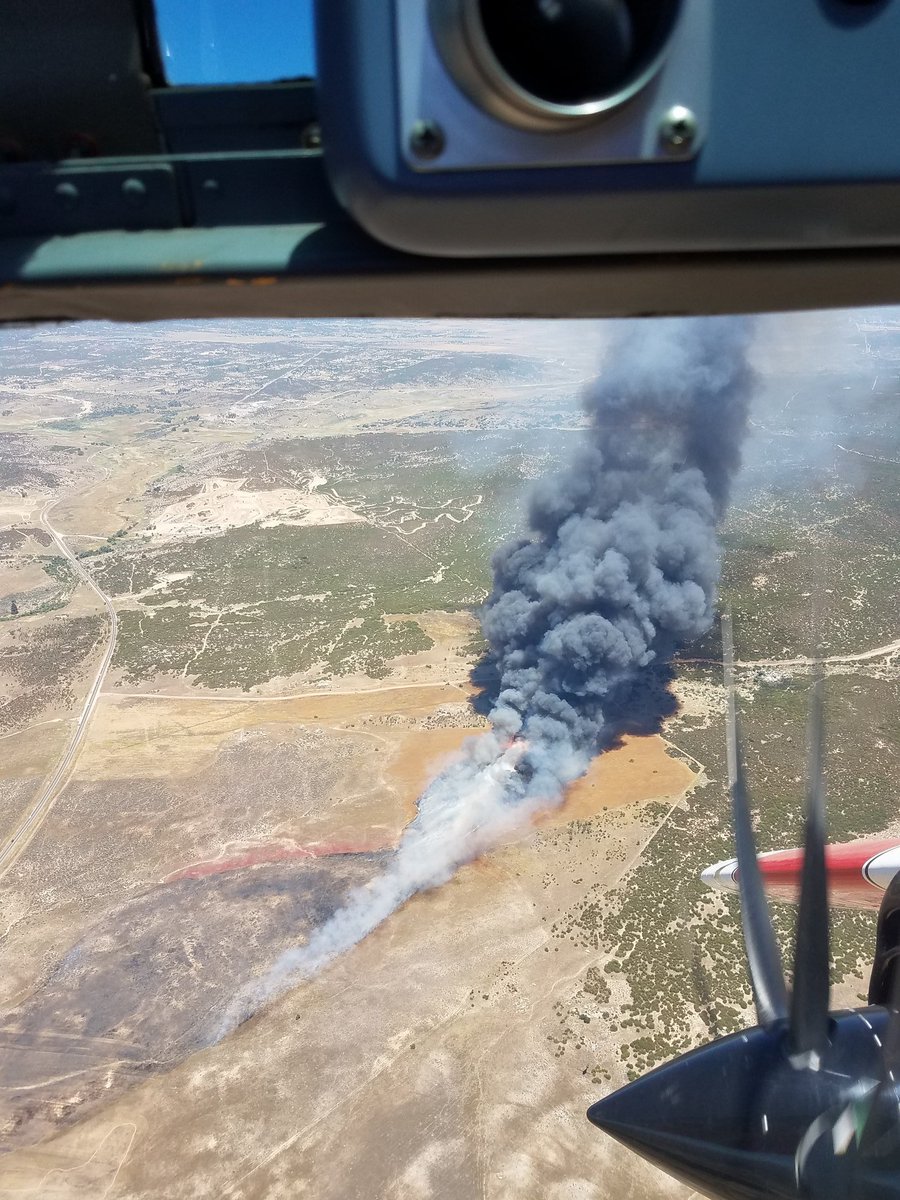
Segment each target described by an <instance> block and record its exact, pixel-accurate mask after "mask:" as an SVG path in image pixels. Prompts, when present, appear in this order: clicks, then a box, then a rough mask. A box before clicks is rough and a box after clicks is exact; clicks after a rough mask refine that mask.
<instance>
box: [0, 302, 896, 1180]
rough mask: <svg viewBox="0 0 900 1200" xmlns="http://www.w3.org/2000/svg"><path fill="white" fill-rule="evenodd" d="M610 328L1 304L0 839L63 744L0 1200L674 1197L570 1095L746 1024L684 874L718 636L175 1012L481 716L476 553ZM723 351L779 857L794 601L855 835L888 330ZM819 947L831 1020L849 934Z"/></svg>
mask: <svg viewBox="0 0 900 1200" xmlns="http://www.w3.org/2000/svg"><path fill="white" fill-rule="evenodd" d="M863 326H865V327H864V328H863ZM610 336H611V327H610V326H609V325H603V324H601V323H596V322H561V323H558V324H556V325H553V326H550V325H542V324H532V323H509V322H475V323H470V324H466V325H462V324H459V325H448V324H445V323H441V322H409V323H397V322H380V321H375V322H350V321H335V322H328V321H322V322H315V321H311V322H303V323H301V324H292V323H288V322H274V321H272V322H260V323H251V322H232V323H205V322H185V323H183V324H181V325H179V326H176V327H168V326H152V325H150V326H144V327H141V328H128V327H122V328H118V327H115V328H114V327H97V326H91V325H89V324H86V325H81V326H78V327H76V328H73V329H71V330H65V331H60V330H53V329H49V328H48V329H29V330H9V331H4V333H3V335H2V338H3V340H4V351H5V353H4V355H3V357H2V363H3V365H2V368H0V445H2V450H3V453H2V454H0V851H2V846H5V845H7V843H8V839H9V838H10V837H11V836H12V835H13V834H14V832H15V831H16V830H17V829H18V828H20V826H21V824H22V822H23V821H25V820H26V819H27V818H28V816H29V814H30V813H32V812H33V807H34V805H35V803H36V800H37V797H38V796H39V794H40V793H41V790H42V788H44V786H45V784H46V781H47V780H48V779H49V778H51V776H52V773H53V772H54V770H56V769H57V767H58V764H60V763H62V762H64V761H65V760H66V755H67V754H71V758H72V762H71V770H70V773H69V774H68V775H66V777H65V778H64V779H62V780H61V784H60V787H59V789H58V790H57V792H56V793H55V794H54V795H53V797H52V798H51V799H52V803H49V804H48V805H47V806H46V811H43V810H42V811H41V812H40V813H39V814H38V817H39V819H37V820H36V821H35V827H34V830H33V831H32V832H30V834H29V836H30V840H29V841H28V843H27V846H25V847H24V849H23V850H22V853H21V854H19V855H18V857H16V858H15V859H14V860H12V861H10V862H9V864H8V866H7V869H6V870H5V871H3V872H2V873H0V1002H2V1003H0V1049H2V1053H0V1200H14V1198H15V1200H19V1198H20V1197H22V1196H29V1195H33V1196H40V1197H51V1198H53V1200H76V1198H77V1200H95V1198H98V1197H103V1198H104V1200H105V1198H106V1197H109V1200H126V1198H128V1200H131V1198H134V1200H137V1198H139V1197H140V1198H143V1197H148V1198H149V1197H154V1198H155V1197H160V1196H165V1197H172V1198H173V1200H177V1198H179V1197H185V1198H187V1197H191V1198H192V1200H193V1198H194V1197H200V1198H202V1197H216V1198H217V1200H218V1198H222V1197H234V1198H237V1197H241V1198H247V1200H249V1198H251V1197H259V1198H260V1200H261V1198H263V1197H266V1198H267V1200H269V1198H273V1200H274V1198H278V1197H287V1196H291V1197H293V1196H300V1197H305V1196H308V1197H310V1198H311V1200H313V1198H314V1200H329V1198H333V1200H349V1198H350V1197H355V1196H360V1197H363V1196H365V1197H369V1196H384V1197H386V1198H388V1197H389V1198H392V1200H429V1198H430V1197H435V1196H440V1197H447V1198H448V1200H469V1197H473V1196H479V1197H482V1198H483V1200H514V1198H523V1200H524V1198H526V1197H527V1198H529V1200H530V1198H531V1197H533V1196H539V1195H540V1196H547V1197H549V1198H550V1200H565V1198H571V1197H578V1198H579V1200H608V1198H611V1197H616V1198H617V1200H618V1198H619V1197H623V1198H625V1200H652V1198H656V1197H661V1196H671V1197H678V1198H679V1200H687V1197H688V1196H689V1193H688V1191H687V1190H686V1189H683V1188H680V1187H678V1186H676V1185H674V1184H672V1183H671V1182H670V1181H668V1180H666V1179H664V1178H663V1177H662V1176H661V1175H659V1174H658V1173H657V1172H655V1171H654V1170H652V1169H651V1168H649V1167H647V1166H644V1165H642V1164H641V1163H640V1162H639V1161H638V1160H637V1159H636V1158H634V1157H633V1156H631V1155H628V1154H627V1153H626V1152H624V1151H621V1150H619V1149H617V1148H616V1146H615V1145H614V1144H613V1143H612V1142H611V1141H609V1140H608V1139H605V1138H602V1137H601V1136H600V1135H599V1134H597V1132H596V1131H595V1130H593V1129H592V1127H590V1126H589V1125H588V1123H587V1122H586V1121H585V1120H584V1116H583V1112H584V1109H585V1108H586V1107H587V1105H588V1104H589V1103H590V1102H591V1101H592V1100H593V1099H594V1098H596V1097H597V1096H598V1095H600V1094H602V1093H604V1092H605V1091H607V1090H609V1089H610V1088H612V1087H614V1086H616V1085H617V1084H619V1083H621V1082H623V1081H624V1080H625V1079H627V1078H629V1077H631V1076H633V1075H635V1074H636V1073H638V1072H639V1071H642V1070H645V1069H647V1068H648V1067H651V1066H653V1065H655V1064H656V1063H658V1062H660V1061H662V1060H664V1059H665V1058H667V1057H669V1056H670V1055H671V1054H673V1053H675V1052H677V1051H679V1050H682V1049H686V1048H688V1047H690V1046H693V1045H696V1044H697V1043H698V1042H700V1041H701V1040H703V1039H705V1038H707V1037H709V1036H710V1035H713V1034H719V1033H724V1032H727V1031H729V1030H732V1029H735V1028H737V1027H739V1026H740V1025H741V1024H742V1023H744V1022H745V1021H746V1020H747V1019H748V1017H749V995H748V991H747V987H746V979H745V972H744V966H743V956H742V950H741V947H740V934H739V928H738V914H737V907H736V903H735V901H733V900H732V899H731V898H726V897H723V896H721V895H717V894H712V893H710V892H709V891H707V890H706V889H705V888H704V887H703V886H702V885H701V883H700V881H699V878H698V876H699V871H700V870H701V869H702V868H703V867H704V866H706V865H707V864H708V863H710V862H712V861H714V860H716V859H719V858H723V857H726V856H729V855H730V854H731V846H732V842H731V832H730V823H729V815H728V809H727V803H726V798H725V790H724V761H723V757H724V756H723V745H722V741H723V739H722V712H723V701H724V698H723V694H722V688H721V683H720V670H719V666H718V658H719V652H720V648H719V646H718V643H717V638H716V636H715V635H713V634H710V635H708V636H707V637H706V638H704V639H701V641H700V642H698V643H696V644H694V645H692V646H690V647H687V648H685V650H684V652H683V654H682V655H681V657H680V659H679V660H678V662H677V664H676V683H675V690H676V693H677V696H678V698H679V701H680V711H679V713H678V715H677V716H676V717H675V718H674V719H672V720H671V721H669V722H668V724H667V726H666V728H665V729H664V730H663V735H662V736H661V737H647V738H628V739H626V740H625V741H624V743H623V745H622V746H620V747H619V748H618V749H615V750H612V751H610V752H608V753H606V754H604V755H603V756H601V757H600V758H598V759H596V760H595V762H594V763H593V765H592V766H591V768H590V770H589V771H588V773H587V774H586V775H585V777H584V778H583V779H581V780H579V781H578V782H577V783H576V784H575V785H574V786H573V787H572V788H571V789H570V791H569V793H568V795H567V796H566V797H565V801H564V803H563V804H561V805H560V806H559V807H558V808H556V809H554V810H552V811H550V812H547V813H545V814H543V815H541V816H540V817H539V818H538V819H536V820H535V821H534V822H533V823H532V824H530V825H527V826H523V827H521V828H519V829H517V830H515V831H514V832H513V833H512V834H511V835H510V836H509V837H508V839H507V840H506V841H505V842H504V843H503V844H500V845H497V846H496V847H495V848H494V849H492V850H491V851H490V852H489V853H487V854H486V855H484V856H483V857H481V858H479V859H477V860H476V861H474V862H472V863H469V864H467V865H465V866H463V867H462V868H461V869H460V870H459V872H458V873H457V874H456V875H455V876H454V877H453V878H452V879H451V880H450V881H449V882H447V883H445V884H444V885H442V886H440V887H437V888H434V889H432V890H431V891H427V892H424V893H421V894H419V895H416V896H414V897H413V898H412V899H411V900H410V901H409V902H408V903H407V904H405V905H404V906H403V907H402V908H401V909H400V910H398V911H397V912H396V913H395V914H394V915H393V916H392V917H391V918H390V919H389V920H387V921H386V922H385V923H384V924H383V925H381V926H380V927H379V928H378V929H376V930H375V932H374V933H372V934H371V935H370V936H368V937H367V938H365V940H363V941H362V942H361V943H360V944H358V945H357V946H355V947H354V948H353V949H351V950H350V951H349V952H347V953H346V954H345V955H343V956H342V957H340V958H339V959H337V960H336V961H334V962H332V963H331V964H330V965H329V966H328V967H327V968H326V969H325V970H324V971H323V972H322V973H321V974H320V975H319V976H318V977H317V978H316V979H314V980H312V981H311V982H308V983H304V984H302V985H299V986H296V987H294V988H292V989H291V990H289V991H288V992H287V993H286V994H285V995H284V996H282V998H281V999H280V1000H277V1001H276V1002H274V1003H272V1004H271V1005H269V1006H268V1007H266V1008H264V1009H263V1010H262V1011H260V1012H259V1013H257V1015H255V1016H254V1017H253V1018H252V1019H250V1020H249V1021H247V1022H246V1023H244V1024H242V1025H241V1026H240V1027H239V1028H238V1029H237V1030H235V1031H233V1032H232V1033H230V1034H228V1035H227V1036H225V1037H224V1038H222V1039H221V1040H217V1039H216V1030H217V1027H218V1023H219V1022H220V1021H221V1018H222V1014H223V1012H224V1010H225V1008H226V1007H227V1005H228V1003H229V1001H230V999H231V998H232V997H233V996H234V995H235V993H236V992H238V991H239V989H240V988H241V987H242V986H243V985H248V984H252V983H253V982H254V981H258V980H259V979H260V978H261V977H262V976H263V975H264V974H265V972H266V970H267V969H268V968H269V967H270V966H271V965H272V963H273V962H274V961H275V960H276V959H277V957H278V956H279V954H280V953H282V951H284V950H287V949H289V948H292V947H296V946H299V945H302V944H303V943H304V941H305V940H306V939H307V938H308V936H309V935H310V933H311V932H312V931H314V930H315V929H316V928H317V927H318V926H319V925H320V924H321V923H322V922H323V921H324V920H325V919H326V918H327V916H328V915H329V914H330V913H331V912H333V911H334V909H335V908H336V907H337V906H338V905H339V904H340V903H341V900H342V898H343V897H344V896H346V895H347V893H348V891H349V890H350V889H352V888H353V887H355V886H359V885H365V884H366V883H367V882H368V881H370V880H372V879H374V878H375V877H376V876H377V875H378V873H379V872H380V871H381V870H383V869H384V867H385V865H386V864H387V863H389V861H390V858H391V855H392V852H393V849H394V847H395V846H396V844H397V840H398V838H399V837H400V836H401V834H402V831H403V829H404V828H405V827H406V826H407V825H408V823H409V822H410V820H412V819H413V817H414V816H415V811H416V801H417V798H418V797H419V796H420V795H421V792H422V790H423V788H424V787H426V786H427V784H428V783H429V781H430V780H432V779H433V778H434V777H435V776H436V775H437V773H438V772H439V771H440V769H441V767H442V766H443V765H444V764H445V763H446V762H447V761H448V760H449V759H450V758H451V757H452V756H453V755H454V754H455V753H457V752H458V751H459V749H460V747H461V746H462V745H463V743H464V742H465V741H466V739H467V738H469V737H471V736H473V735H477V734H478V733H479V732H480V731H481V730H483V729H484V728H485V727H486V725H485V722H484V720H483V718H481V717H479V716H478V715H477V714H476V712H475V711H474V709H473V706H472V698H473V687H472V683H471V681H470V672H471V670H472V668H473V666H474V665H475V664H476V663H477V661H478V659H479V656H480V654H481V652H482V650H483V642H482V640H481V637H480V632H479V626H478V620H477V609H478V605H479V604H480V603H481V601H482V599H483V598H484V596H485V593H486V591H487V589H488V588H489V586H490V578H491V575H490V555H491V553H492V551H493V548H494V547H495V546H496V545H497V544H498V542H500V541H502V540H503V539H505V538H507V537H509V536H510V535H513V534H515V533H516V532H517V531H518V530H520V529H521V525H522V516H523V510H524V497H525V495H526V494H527V489H528V487H529V486H530V484H531V482H532V481H533V480H535V479H536V478H538V477H539V476H541V475H542V474H544V473H545V472H547V471H548V470H552V469H554V468H555V467H556V466H558V465H559V464H560V463H561V462H564V461H565V460H566V457H567V455H568V454H569V452H570V451H571V448H572V447H573V446H574V445H575V444H576V443H577V442H578V440H579V438H580V436H581V427H582V425H583V423H584V418H583V415H582V413H581V411H580V408H579V402H578V394H579V390H580V388H581V387H582V386H583V384H584V382H585V381H586V380H588V379H589V378H590V377H591V376H592V374H593V373H594V371H595V370H596V368H597V363H598V361H602V358H603V355H604V353H605V352H606V348H607V347H608V344H609V339H610ZM753 357H754V364H755V366H756V368H757V370H758V372H759V390H758V397H757V400H756V404H755V407H754V410H753V414H752V425H751V431H750V435H749V437H748V440H747V444H746V447H745V467H744V470H743V472H742V474H741V475H740V476H739V478H738V479H737V481H736V484H735V489H734V496H733V502H732V506H731V508H730V510H729V513H728V516H727V520H726V522H725V525H724V529H723V540H724V546H725V557H724V574H723V597H724V599H725V601H726V602H727V603H729V604H730V606H731V607H732V609H733V611H734V618H735V624H736V634H737V648H738V658H739V659H740V661H741V664H742V665H741V666H740V668H739V672H738V682H739V688H740V695H741V703H742V707H743V710H744V721H745V729H746V734H747V759H748V766H749V768H750V771H751V783H752V786H753V794H754V802H755V804H756V805H757V810H758V821H759V836H760V842H761V847H762V848H764V849H769V848H774V847H776V846H784V845H790V844H795V843H796V841H797V839H798V830H799V806H800V798H801V795H802V786H803V769H804V764H803V760H804V735H803V725H804V719H805V708H806V702H807V694H808V686H809V675H808V666H807V661H808V655H809V653H810V652H811V649H812V646H811V632H810V611H811V604H810V600H811V595H812V593H813V592H814V591H818V592H819V593H820V595H821V597H822V598H823V600H824V609H825V613H826V625H827V628H826V638H827V644H826V647H825V649H826V655H827V657H828V659H829V663H828V668H827V674H828V714H829V807H830V823H831V832H832V836H833V838H834V839H847V838H850V837H856V836H863V835H868V834H877V833H880V832H882V831H884V830H886V829H891V830H894V831H896V830H897V829H898V828H900V822H898V815H897V811H898V810H897V795H896V780H897V777H898V767H900V723H898V720H897V717H896V715H895V714H896V713H897V711H898V701H900V695H898V688H900V666H898V658H900V650H898V649H897V645H898V638H900V628H898V627H900V611H898V593H897V579H898V570H897V568H898V561H897V555H898V551H897V549H896V547H897V536H896V535H897V531H898V528H900V499H898V497H900V487H898V482H900V479H898V472H900V420H898V415H900V414H898V397H900V326H898V325H896V323H894V322H893V318H891V319H888V316H886V315H885V314H868V315H867V316H866V317H865V320H863V319H862V317H861V316H860V314H855V315H854V314H842V313H835V314H825V315H823V314H806V315H801V316H797V317H796V318H790V319H787V318H780V319H778V320H776V319H774V318H761V319H760V320H759V322H758V332H757V340H756V343H755V345H754V350H753ZM54 532H55V535H56V538H57V540H54V536H53V533H54ZM59 539H61V541H60V540H59ZM63 548H66V549H68V550H70V551H71V552H72V553H73V554H75V555H77V560H76V562H75V563H74V564H73V562H72V561H71V560H69V559H67V558H66V557H64V556H63ZM76 567H80V568H83V569H84V570H86V571H88V572H89V573H90V579H91V580H92V581H93V582H94V583H95V585H96V587H97V588H98V589H99V593H98V592H94V591H93V590H92V589H91V588H90V587H88V586H87V584H86V583H85V581H84V580H83V579H79V577H78V575H77V572H76ZM104 603H108V604H109V605H110V608H111V609H112V610H114V612H115V615H116V620H115V621H114V622H112V625H113V626H114V628H112V629H111V627H110V622H111V615H110V611H109V610H106V611H104ZM13 604H14V605H15V611H13ZM109 652H111V653H112V661H111V665H110V666H109V668H108V669H106V670H103V664H104V661H105V659H104V655H106V654H107V653H109ZM92 680H99V685H98V694H97V697H96V702H95V703H90V704H89V706H88V711H87V713H86V716H85V703H86V701H87V700H90V699H91V697H90V695H89V689H90V688H91V683H92ZM82 718H84V731H83V732H84V737H83V740H82V741H80V742H78V741H77V735H78V729H79V724H80V722H81V720H82ZM73 746H74V751H73V749H72V748H73ZM792 921H793V912H792V910H791V909H789V908H783V909H780V910H779V911H778V912H777V913H776V923H777V928H778V932H779V936H780V937H781V938H782V941H783V944H784V946H785V947H787V946H788V945H789V944H790V941H791V936H792V930H791V926H792ZM833 930H834V934H833V936H834V940H833V957H834V970H833V975H834V978H835V984H836V986H835V993H834V997H835V1003H855V1002H856V1000H857V997H858V995H859V994H860V992H861V990H862V988H863V986H864V985H863V980H864V977H865V974H866V969H867V961H868V957H869V954H870V944H871V937H872V933H873V929H872V922H871V920H869V919H868V918H867V917H866V916H865V914H859V913H849V912H845V913H836V914H835V915H834V919H833Z"/></svg>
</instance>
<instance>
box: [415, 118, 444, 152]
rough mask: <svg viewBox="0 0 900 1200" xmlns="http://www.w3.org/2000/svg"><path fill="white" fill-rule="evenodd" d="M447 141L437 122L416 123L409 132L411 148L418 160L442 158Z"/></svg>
mask: <svg viewBox="0 0 900 1200" xmlns="http://www.w3.org/2000/svg"><path fill="white" fill-rule="evenodd" d="M446 144H447V141H446V138H445V137H444V131H443V129H441V127H440V125H438V123H437V121H416V123H415V125H413V127H412V129H411V130H410V132H409V148H410V150H411V151H412V153H413V154H414V155H415V156H416V158H424V159H432V158H440V156H441V155H442V154H443V153H444V147H445V146H446Z"/></svg>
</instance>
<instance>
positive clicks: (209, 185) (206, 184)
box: [200, 179, 219, 192]
mask: <svg viewBox="0 0 900 1200" xmlns="http://www.w3.org/2000/svg"><path fill="white" fill-rule="evenodd" d="M200 186H201V187H202V188H203V190H204V192H217V191H218V190H219V181H218V179H204V180H203V183H202V184H201V185H200Z"/></svg>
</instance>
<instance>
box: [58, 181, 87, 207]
mask: <svg viewBox="0 0 900 1200" xmlns="http://www.w3.org/2000/svg"><path fill="white" fill-rule="evenodd" d="M53 192H54V195H55V196H56V199H57V200H58V201H59V203H60V205H61V207H62V208H65V209H68V210H69V211H71V210H72V209H73V208H77V207H78V202H79V201H80V200H81V193H80V192H79V191H78V188H77V187H76V186H75V184H74V183H58V184H57V185H56V187H55V188H54V189H53Z"/></svg>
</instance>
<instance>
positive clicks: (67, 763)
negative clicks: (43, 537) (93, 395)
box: [0, 499, 119, 876]
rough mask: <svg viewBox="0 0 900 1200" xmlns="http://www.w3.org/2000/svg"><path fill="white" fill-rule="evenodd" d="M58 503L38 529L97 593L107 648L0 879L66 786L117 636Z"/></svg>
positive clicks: (8, 847)
mask: <svg viewBox="0 0 900 1200" xmlns="http://www.w3.org/2000/svg"><path fill="white" fill-rule="evenodd" d="M58 503H59V499H57V500H48V501H47V503H46V504H45V505H44V507H43V509H42V510H41V516H40V522H41V525H42V527H43V528H44V529H46V531H47V532H48V533H49V534H50V536H51V537H52V538H53V541H54V542H55V543H56V546H57V548H58V550H59V552H60V554H62V555H63V556H64V557H65V558H67V559H68V560H69V562H70V563H71V564H72V567H73V569H74V571H75V573H76V575H78V577H79V579H81V580H83V581H84V582H85V583H86V584H87V585H88V587H89V588H90V589H91V591H93V592H94V593H96V595H97V596H98V597H99V598H100V600H101V602H102V604H103V607H104V608H105V609H106V612H107V614H108V615H109V642H108V644H107V647H106V652H105V654H104V655H103V658H102V660H101V661H100V665H99V666H98V668H97V672H96V674H95V675H94V679H93V682H92V683H91V686H90V689H89V691H88V694H87V696H86V697H85V701H84V706H83V708H82V710H81V713H80V714H79V716H78V719H77V721H76V722H75V727H74V728H73V730H72V736H71V737H70V738H69V741H68V744H67V745H66V748H65V750H64V751H63V753H62V755H61V756H60V759H59V762H58V763H57V764H56V767H55V768H54V770H53V773H52V774H51V775H50V777H49V778H48V779H47V781H46V783H45V784H44V786H43V788H42V789H41V792H40V794H39V796H38V798H37V800H36V801H35V803H34V807H33V808H32V809H31V811H30V812H29V813H27V814H26V815H25V816H24V817H23V818H22V820H21V821H20V823H19V825H18V827H17V829H16V830H15V832H14V833H13V834H12V835H11V837H9V838H7V840H6V841H5V842H4V843H3V846H2V848H0V876H2V875H4V874H5V873H6V872H7V871H8V870H9V868H10V867H11V866H12V864H13V863H14V862H15V861H16V859H17V858H18V857H19V855H20V854H21V853H22V851H23V850H24V849H25V847H26V846H27V845H28V843H29V842H30V841H31V839H32V837H33V836H34V834H35V832H36V831H37V830H38V829H39V828H40V825H41V822H42V821H43V820H44V817H46V815H47V813H48V812H49V811H50V809H51V808H52V806H53V802H54V801H55V800H56V798H57V796H58V795H59V793H60V792H61V791H62V789H63V787H64V786H65V784H66V782H67V780H68V777H69V772H70V770H71V769H72V766H73V764H74V762H75V759H76V758H77V756H78V751H79V750H80V749H81V743H82V742H83V741H84V735H85V733H86V732H87V727H88V725H89V724H90V720H91V717H92V716H93V712H94V708H95V707H96V704H97V698H98V697H99V695H100V689H101V687H102V686H103V681H104V679H105V678H106V672H107V671H108V670H109V664H110V663H111V662H112V656H113V653H114V652H115V649H116V635H117V634H118V631H119V621H118V618H117V616H116V610H115V609H114V608H113V604H112V600H111V599H110V598H109V596H107V595H106V593H105V592H103V591H101V590H100V588H99V587H98V586H97V584H96V583H95V582H94V580H93V579H92V578H91V575H90V574H89V572H88V571H87V570H86V568H85V567H83V566H82V564H81V563H80V562H79V560H78V559H77V558H76V556H75V555H74V554H73V553H72V551H71V550H70V549H69V547H68V546H67V545H66V543H65V541H64V540H63V537H62V534H60V532H59V531H58V530H57V529H54V527H53V525H52V524H51V523H50V510H51V509H52V508H53V507H54V505H56V504H58Z"/></svg>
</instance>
